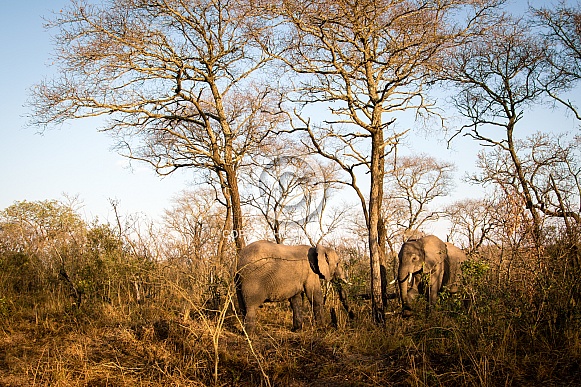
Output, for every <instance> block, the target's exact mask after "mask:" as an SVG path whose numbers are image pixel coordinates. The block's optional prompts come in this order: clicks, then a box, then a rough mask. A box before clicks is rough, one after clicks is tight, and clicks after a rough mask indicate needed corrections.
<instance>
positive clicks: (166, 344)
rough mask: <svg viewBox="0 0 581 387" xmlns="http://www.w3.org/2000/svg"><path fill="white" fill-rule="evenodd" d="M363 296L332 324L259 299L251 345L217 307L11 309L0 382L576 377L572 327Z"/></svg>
mask: <svg viewBox="0 0 581 387" xmlns="http://www.w3.org/2000/svg"><path fill="white" fill-rule="evenodd" d="M367 308H368V307H367V306H366V305H365V304H360V305H358V306H357V307H356V311H357V315H358V318H357V319H356V320H355V321H352V322H350V321H347V319H346V318H345V317H344V316H343V317H342V318H340V320H339V327H337V328H331V327H325V328H314V327H312V325H311V324H310V321H306V323H305V328H304V330H303V331H302V332H300V333H292V332H290V327H291V325H292V322H291V315H290V311H289V310H288V307H287V306H286V305H268V306H266V307H264V308H263V309H262V310H261V311H260V314H259V328H258V332H257V335H256V337H254V338H253V340H252V344H251V345H250V344H249V342H248V341H247V339H246V337H245V336H244V335H243V332H242V330H241V328H240V325H239V322H238V320H237V318H236V316H235V315H234V314H232V312H231V310H227V309H225V312H224V313H223V314H221V315H220V314H218V315H205V314H203V313H199V314H197V315H194V316H193V318H192V319H190V320H187V321H184V320H183V317H182V316H179V315H178V313H177V312H175V313H172V312H170V311H167V310H164V309H162V308H159V307H155V306H153V305H149V306H142V307H140V308H139V309H136V310H135V311H134V312H133V313H127V312H126V311H122V310H117V309H115V308H113V307H112V306H111V305H107V304H106V305H104V306H103V307H102V308H100V309H98V310H97V309H95V310H93V311H91V312H82V311H76V312H69V313H66V314H62V315H58V316H57V315H47V316H44V317H43V318H42V319H40V320H38V319H36V318H34V317H33V316H32V315H29V316H24V315H23V316H21V318H16V317H15V316H13V317H12V319H11V320H10V321H5V323H4V324H2V330H1V331H0V386H46V385H50V386H211V385H219V386H225V385H226V386H311V385H317V386H331V385H333V386H386V385H409V386H448V385H464V386H498V385H553V386H556V385H563V386H566V385H576V384H577V383H578V381H579V380H580V378H581V372H580V369H579V365H580V364H581V358H580V354H581V345H580V343H581V338H580V336H579V332H575V331H568V336H567V337H566V338H563V341H562V342H561V343H551V342H548V341H547V340H544V339H543V337H542V336H540V335H537V336H531V335H528V336H527V335H526V334H525V333H524V331H523V330H522V327H519V326H518V325H517V324H516V323H515V321H516V320H511V319H507V318H505V317H506V316H495V317H494V318H493V317H492V315H490V314H482V313H480V312H475V313H474V314H473V315H472V316H470V318H468V316H466V315H458V314H455V313H452V312H450V311H446V310H436V311H434V312H433V313H432V314H431V315H430V317H429V318H426V317H425V316H424V315H422V314H419V315H417V316H415V317H413V318H411V319H406V320H404V319H402V318H401V317H399V316H398V315H396V314H394V315H389V316H388V317H387V322H386V325H385V326H384V327H377V326H375V325H373V324H372V323H371V322H370V321H369V320H368V319H367V317H366V316H368V315H369V313H368V310H367ZM339 315H340V316H342V314H341V313H340V314H339ZM220 316H222V317H224V319H223V322H222V323H221V322H220V321H222V320H220V319H219V317H220ZM216 370H217V371H216Z"/></svg>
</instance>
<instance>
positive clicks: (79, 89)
mask: <svg viewBox="0 0 581 387" xmlns="http://www.w3.org/2000/svg"><path fill="white" fill-rule="evenodd" d="M572 3H574V4H572ZM513 5H514V4H513ZM517 8H518V7H517ZM526 8H527V9H522V10H520V11H519V12H518V13H516V14H511V13H510V10H511V2H510V1H507V2H504V1H498V0H451V1H430V0H421V1H411V0H398V1H391V0H389V1H388V0H385V1H384V0H357V1H349V0H329V1H305V0H301V1H295V0H283V1H254V0H226V1H214V0H196V1H181V0H179V1H178V0H159V1H149V0H147V1H145V0H117V1H103V2H100V1H95V2H93V1H81V0H80V1H73V2H71V4H70V6H69V7H65V8H63V9H62V10H60V11H59V12H57V13H55V14H54V15H52V17H50V18H48V27H49V28H50V30H51V31H52V33H53V34H54V35H53V36H54V42H55V53H54V58H53V60H54V63H55V67H56V70H57V71H55V73H54V74H53V75H54V76H53V77H52V78H46V79H44V80H43V81H39V82H38V83H37V84H36V85H35V86H34V87H32V89H31V96H30V101H29V105H28V107H29V108H30V117H29V118H30V122H29V124H30V125H32V126H35V127H38V128H40V129H41V130H42V129H45V128H48V127H52V126H55V125H56V126H58V125H60V124H62V123H64V122H67V121H70V120H76V119H84V118H89V117H102V118H104V120H103V121H102V122H103V126H102V127H101V128H99V129H100V130H102V131H104V132H107V133H109V134H111V135H112V136H113V137H114V138H115V139H117V140H118V146H119V147H118V150H119V151H120V152H121V153H123V154H124V155H125V156H127V157H128V158H130V159H131V160H133V161H136V162H143V163H146V164H148V165H150V166H151V167H152V168H154V169H155V170H156V172H158V173H159V174H161V175H167V174H171V173H172V172H174V171H176V170H178V169H183V168H189V169H191V170H192V171H195V181H196V183H199V184H198V186H197V188H196V190H194V191H193V192H189V193H188V192H186V193H184V194H183V195H182V196H179V197H177V198H176V202H175V205H174V207H173V208H171V209H168V211H167V214H166V217H165V219H164V221H163V222H162V223H160V224H157V223H151V222H149V221H147V220H145V219H143V218H140V217H138V216H126V215H123V214H122V211H121V209H120V208H119V204H118V203H115V202H112V203H111V204H112V206H113V208H114V210H115V211H114V213H115V214H116V218H115V219H114V220H113V221H111V222H105V223H103V222H100V221H98V220H85V219H82V218H81V217H80V216H79V215H78V212H77V207H76V206H75V202H74V201H71V202H68V203H65V202H59V201H44V202H26V201H23V202H16V203H14V205H12V206H10V207H8V208H6V209H4V210H3V211H2V212H1V213H0V321H1V325H0V326H1V328H2V329H1V337H0V385H6V386H18V385H32V386H38V385H53V386H69V385H70V386H72V385H87V386H122V385H124V386H130V385H131V386H133V385H144V386H148V385H150V386H157V385H176V386H177V385H183V386H185V385H188V386H192V385H193V386H195V385H200V386H201V385H216V386H222V385H248V386H254V385H264V386H267V385H272V386H280V385H282V386H302V385H304V386H311V385H317V386H325V385H343V386H357V385H361V386H367V385H369V386H371V385H377V386H384V385H413V386H428V385H429V386H433V385H442V386H448V385H468V386H470V385H473V386H497V385H571V386H572V385H577V384H579V381H580V380H581V371H580V369H579V367H580V360H581V339H580V337H579V335H580V333H579V332H580V327H581V320H580V318H581V311H580V305H579V302H580V298H581V281H579V278H580V277H581V260H580V254H581V253H580V251H579V247H580V243H581V242H580V241H581V239H580V235H581V231H580V230H581V229H580V227H581V214H580V208H581V205H580V203H581V181H580V177H581V153H580V149H581V146H580V145H581V137H580V136H579V135H578V134H577V135H576V133H578V121H579V120H580V119H581V114H580V111H579V108H578V106H577V104H578V103H579V101H578V97H579V96H578V95H575V93H576V92H577V91H578V86H579V81H581V55H580V52H581V50H580V47H581V27H580V25H581V9H580V7H579V3H578V2H577V3H575V2H571V3H570V2H567V1H559V2H556V3H555V4H554V6H553V7H549V6H548V7H539V8H534V7H530V6H529V7H526ZM535 110H539V111H542V112H546V113H547V114H553V115H552V116H551V117H556V116H558V117H559V118H562V117H568V118H569V119H570V120H569V121H567V122H569V123H570V127H567V128H563V127H561V126H559V125H560V123H557V120H556V121H555V122H552V120H547V123H544V124H545V125H547V126H548V127H537V125H539V123H538V122H531V120H527V118H530V117H529V115H530V113H531V112H533V111H535ZM537 113H538V112H537ZM549 121H551V122H549ZM558 121H559V122H561V120H558ZM563 122H565V121H563ZM571 122H572V123H571ZM551 125H552V126H551ZM418 128H422V129H424V130H428V131H429V132H430V135H431V136H434V138H435V137H438V138H443V139H445V140H447V141H448V142H449V143H453V141H454V140H455V139H456V138H458V137H459V136H465V137H467V138H469V139H472V140H474V141H475V142H476V143H477V144H479V145H480V146H481V150H480V151H479V152H478V154H477V156H476V168H475V169H476V170H475V171H474V172H473V173H471V175H470V176H465V180H467V181H468V182H470V183H473V184H474V186H475V187H479V188H482V195H481V196H479V195H477V196H478V197H472V198H467V199H466V198H465V195H464V194H462V195H459V196H458V197H457V198H456V199H453V197H452V194H454V189H453V186H454V184H453V183H454V181H455V178H456V177H455V176H454V175H453V173H454V165H453V164H452V163H451V162H450V161H449V160H439V159H437V158H436V157H435V156H434V155H428V154H426V151H429V149H421V148H419V149H418V147H417V146H416V144H415V142H414V137H412V136H409V135H410V132H412V131H415V130H417V129H418ZM341 190H343V192H346V191H349V193H350V194H349V195H351V196H349V195H348V196H349V197H352V198H353V202H348V201H347V202H344V203H342V202H341V201H340V200H338V195H335V196H334V194H335V193H337V192H339V191H341ZM475 191H476V190H475ZM443 197H447V201H448V205H447V206H445V207H444V208H442V206H441V205H440V206H438V205H436V204H435V203H437V202H438V200H437V199H442V198H443ZM297 198H298V199H297ZM440 202H441V201H440ZM144 210H145V209H144ZM439 220H446V221H448V224H449V228H448V229H447V230H446V234H447V235H446V238H445V239H448V240H449V241H451V242H454V243H455V244H456V245H458V246H461V247H463V248H464V250H465V251H466V253H467V254H468V255H469V257H470V260H469V261H468V262H467V263H465V264H464V274H463V286H462V288H461V291H460V293H458V294H455V295H451V294H446V293H444V294H442V295H441V297H440V301H439V304H438V305H437V306H436V307H435V308H434V310H432V311H431V312H430V313H429V314H427V313H424V310H425V301H424V300H422V299H419V300H418V301H417V302H418V305H416V306H415V309H414V310H416V311H417V313H416V314H415V316H412V317H411V318H409V319H403V318H401V316H400V312H399V311H400V306H399V303H398V301H397V295H396V297H392V298H390V297H388V295H389V293H394V292H395V288H392V287H390V286H388V285H387V284H388V282H389V280H390V279H391V278H393V277H394V273H395V272H396V270H397V267H396V265H397V258H396V255H397V251H398V250H399V248H400V246H401V243H402V242H404V241H405V240H407V239H408V238H409V237H411V236H414V235H421V234H422V233H423V232H425V231H429V230H430V229H431V227H432V226H433V224H434V222H436V221H439ZM440 236H441V237H442V235H440ZM259 238H260V239H270V240H276V241H277V242H279V243H286V244H297V243H308V244H311V245H315V244H317V243H319V242H321V241H322V242H324V244H325V245H329V246H332V247H333V248H334V249H335V250H336V251H337V252H338V254H339V255H340V257H341V258H342V259H343V260H344V266H345V267H346V268H347V273H348V275H349V278H350V281H351V282H352V285H350V286H348V287H346V290H347V292H348V296H349V299H350V301H351V304H352V307H353V311H354V312H355V317H356V318H355V319H349V318H347V317H346V316H345V313H344V312H343V311H342V309H341V308H340V306H339V304H340V303H339V302H338V300H337V296H336V295H335V294H334V290H333V286H329V287H328V288H327V295H326V310H327V312H328V315H329V316H333V318H331V317H329V324H328V325H327V326H325V327H321V328H315V327H313V326H312V325H310V324H306V327H305V329H304V330H303V331H302V332H299V333H291V332H290V329H289V328H290V326H291V324H290V312H289V310H288V305H268V306H265V307H264V308H263V309H262V310H261V312H260V313H259V322H258V333H257V337H254V338H252V340H249V339H248V338H247V337H246V336H245V335H244V331H243V329H242V325H241V323H240V321H239V316H238V315H237V314H236V307H235V302H234V301H233V299H234V298H235V297H233V294H234V289H233V275H234V273H233V268H234V267H235V262H236V257H237V252H238V251H240V249H242V248H243V247H244V246H245V244H246V242H249V241H251V240H254V239H259ZM391 286H393V285H391ZM304 307H305V308H308V305H307V304H305V306H304Z"/></svg>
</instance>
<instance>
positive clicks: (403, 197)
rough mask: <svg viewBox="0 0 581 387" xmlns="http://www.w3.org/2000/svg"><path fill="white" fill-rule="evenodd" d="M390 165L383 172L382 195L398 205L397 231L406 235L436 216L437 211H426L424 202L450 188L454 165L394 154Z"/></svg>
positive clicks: (444, 193) (431, 158)
mask: <svg viewBox="0 0 581 387" xmlns="http://www.w3.org/2000/svg"><path fill="white" fill-rule="evenodd" d="M392 167H393V170H392V171H391V173H390V174H388V175H387V176H386V183H387V187H386V197H387V198H388V200H389V202H390V203H391V204H392V205H393V206H395V207H396V208H401V210H397V209H395V208H394V210H396V211H398V212H399V213H400V216H399V217H397V228H398V229H399V231H400V234H403V235H406V234H408V233H409V232H411V231H415V230H419V229H420V228H421V227H422V226H423V225H424V224H426V223H427V222H430V221H435V220H438V219H439V217H440V215H441V212H439V211H430V210H429V208H428V205H429V204H430V203H431V202H433V201H434V199H437V198H439V197H443V196H447V195H448V193H449V192H450V190H451V189H452V172H453V171H454V165H453V164H452V163H448V162H445V161H440V160H437V159H436V158H434V157H431V156H427V155H418V156H404V157H394V159H393V165H392ZM386 210H387V209H386ZM389 210H390V211H391V210H392V208H391V207H390V209H389ZM391 218H393V219H395V217H391Z"/></svg>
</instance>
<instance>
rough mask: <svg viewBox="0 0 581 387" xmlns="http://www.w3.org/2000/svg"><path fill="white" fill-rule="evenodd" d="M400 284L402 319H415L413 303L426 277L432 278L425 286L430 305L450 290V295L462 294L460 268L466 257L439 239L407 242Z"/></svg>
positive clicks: (400, 257) (434, 237) (401, 261)
mask: <svg viewBox="0 0 581 387" xmlns="http://www.w3.org/2000/svg"><path fill="white" fill-rule="evenodd" d="M398 258H399V268H398V276H397V282H398V284H399V291H400V297H401V303H402V315H403V316H404V317H408V316H411V315H412V310H411V307H410V302H411V300H412V299H414V298H415V297H416V296H417V294H418V293H419V289H420V285H421V284H420V282H421V278H422V274H428V275H429V276H428V277H429V282H428V283H427V284H425V285H426V286H425V290H426V291H427V297H428V305H430V306H431V305H434V304H435V303H436V301H437V297H438V293H439V292H440V291H441V290H442V289H443V288H444V287H446V288H447V289H448V290H449V291H450V292H452V293H454V292H457V291H458V286H459V281H460V274H461V273H460V266H461V264H462V262H463V261H465V260H466V255H465V254H464V252H463V251H462V250H460V249H459V248H458V247H456V246H454V245H453V244H451V243H444V242H443V241H442V240H440V239H439V238H438V237H436V236H435V235H427V236H425V237H422V238H419V239H413V240H409V241H407V242H405V243H404V244H403V245H402V247H401V249H400V251H399V255H398Z"/></svg>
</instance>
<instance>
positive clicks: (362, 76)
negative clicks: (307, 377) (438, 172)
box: [273, 0, 489, 322]
mask: <svg viewBox="0 0 581 387" xmlns="http://www.w3.org/2000/svg"><path fill="white" fill-rule="evenodd" d="M275 3H276V5H277V6H276V7H273V8H275V11H276V12H277V13H278V15H280V16H281V17H282V18H283V19H284V20H285V21H286V22H287V25H286V26H287V28H290V30H285V31H284V32H285V33H284V34H281V35H282V40H283V44H284V46H285V47H286V51H285V52H284V54H283V55H282V56H281V57H280V59H282V60H283V61H284V63H285V64H286V65H287V66H288V67H289V68H290V69H291V70H292V71H293V73H295V74H296V73H298V74H301V75H302V76H301V77H298V78H296V77H295V78H293V81H294V85H295V86H296V95H295V97H296V98H295V99H294V101H295V102H297V103H298V104H299V106H305V105H315V106H317V105H318V106H321V105H323V106H325V108H328V109H329V110H330V113H331V114H330V116H329V118H328V119H327V120H325V121H324V122H323V123H322V124H319V123H317V124H311V122H310V118H309V117H308V115H307V114H306V113H305V112H304V111H303V112H302V113H301V112H296V113H297V115H298V121H297V122H296V125H295V129H301V130H304V131H305V132H306V133H307V141H308V144H309V146H310V147H311V148H312V149H313V150H314V151H316V152H318V153H320V154H321V155H323V156H325V157H327V158H328V159H330V160H333V161H334V162H336V163H337V164H338V165H340V167H341V168H342V170H343V171H344V172H345V173H346V176H347V177H346V180H345V181H344V183H345V184H348V185H350V186H351V187H353V188H354V189H355V191H356V193H357V195H358V197H359V200H360V201H361V207H362V210H363V213H364V217H365V222H366V226H367V229H368V231H369V250H370V251H369V252H370V265H371V293H372V309H373V316H374V320H375V321H376V322H382V321H383V302H382V300H381V280H380V265H381V262H382V260H383V259H382V249H381V246H380V245H381V239H382V236H381V235H380V231H381V229H382V227H381V223H382V221H381V210H382V200H383V181H384V175H385V161H384V160H385V157H386V155H387V154H389V153H390V151H391V150H392V146H393V145H394V144H395V140H396V139H397V138H398V137H399V136H400V135H401V133H397V132H396V131H395V130H394V128H393V126H392V124H393V122H394V120H395V116H396V115H397V113H398V112H401V111H404V110H409V109H414V110H416V111H417V112H422V113H430V112H431V108H432V106H431V105H430V103H429V102H428V101H427V100H426V98H425V94H424V86H425V82H426V81H427V80H428V79H429V77H430V73H431V72H432V71H433V70H435V69H436V68H437V67H438V65H439V63H440V59H441V57H442V55H444V53H445V52H446V49H447V48H448V47H449V46H451V45H453V44H456V43H457V42H458V38H459V37H462V36H465V35H466V34H467V31H468V30H469V29H470V27H472V26H473V25H474V23H475V21H476V20H478V19H479V18H480V16H482V15H483V8H481V6H483V7H486V6H488V5H489V4H488V2H486V1H454V0H453V1H446V2H434V1H428V0H425V1H424V0H422V1H411V0H398V1H388V0H357V1H354V0H326V1H304V0H301V1H295V0H282V1H279V2H275ZM463 5H469V7H466V8H464V9H463V11H465V12H466V13H465V15H468V14H469V15H468V20H469V21H468V22H467V23H465V24H464V25H462V26H460V24H458V25H452V24H451V20H452V19H453V18H452V17H451V16H452V14H454V13H455V11H457V10H459V9H460V8H461V7H462V6H463ZM472 6H473V7H472ZM472 11H476V12H475V13H473V12H472ZM475 15H477V16H478V17H475ZM455 16H458V14H456V15H455ZM459 19H461V18H460V17H458V18H457V20H459ZM289 26H290V27H289ZM362 169H363V170H364V171H366V172H368V173H369V176H370V188H369V192H368V193H365V192H364V191H363V189H362V187H361V185H360V184H359V183H358V182H357V173H358V171H360V170H362Z"/></svg>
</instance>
